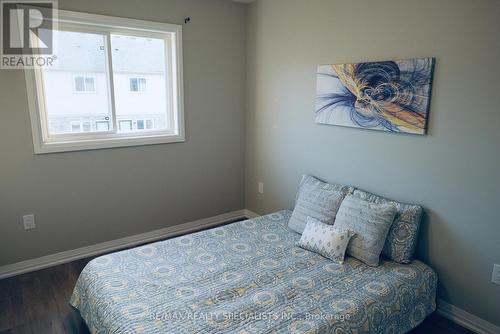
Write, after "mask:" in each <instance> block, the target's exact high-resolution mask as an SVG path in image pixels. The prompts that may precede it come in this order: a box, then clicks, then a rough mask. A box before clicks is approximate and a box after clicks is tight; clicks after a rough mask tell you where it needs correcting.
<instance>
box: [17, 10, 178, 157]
mask: <svg viewBox="0 0 500 334" xmlns="http://www.w3.org/2000/svg"><path fill="white" fill-rule="evenodd" d="M56 17H57V21H56V22H54V24H55V25H56V26H57V25H59V26H72V25H73V26H74V27H78V28H81V27H82V26H81V25H82V24H83V25H85V29H84V30H86V31H88V32H99V33H102V34H105V35H106V36H107V43H106V44H107V46H106V47H107V51H108V52H107V54H108V56H109V55H110V54H111V48H110V36H111V34H124V35H136V36H144V37H152V36H153V37H157V38H164V39H165V55H166V57H167V59H166V64H167V73H166V74H167V75H166V76H167V77H169V78H171V81H170V85H169V86H170V87H169V86H168V85H167V92H166V94H167V95H166V97H167V103H170V108H171V110H172V111H173V112H172V113H167V116H168V119H169V122H170V123H169V124H172V129H169V130H170V131H165V130H158V131H139V132H126V133H118V119H117V117H116V111H115V107H114V106H115V102H114V91H113V76H112V73H111V72H109V71H112V64H111V59H108V58H110V57H106V58H107V59H106V60H107V67H108V74H109V75H110V79H109V81H110V84H109V86H111V87H109V88H108V89H109V95H110V101H111V105H112V106H111V109H112V116H113V118H112V120H110V123H111V124H110V125H111V126H110V128H112V130H110V131H104V132H86V133H70V134H57V135H56V134H53V135H49V130H48V117H47V116H48V115H47V111H46V106H45V95H44V87H43V78H42V74H41V69H37V68H34V69H26V70H25V78H26V87H27V95H28V103H29V112H30V118H31V128H32V133H33V146H34V151H35V154H43V153H54V152H67V151H80V150H94V149H103V148H113V147H126V146H138V145H153V144H164V143H176V142H184V141H185V130H184V93H183V65H182V60H183V59H182V26H181V25H177V24H167V23H159V22H151V21H143V20H135V19H128V18H120V17H112V16H104V15H94V14H87V13H79V12H71V11H63V10H59V11H58V13H57V15H56ZM82 30H83V29H82ZM71 31H77V29H73V28H72V29H71ZM168 65H170V66H168ZM94 84H95V81H94ZM40 102H42V103H40Z"/></svg>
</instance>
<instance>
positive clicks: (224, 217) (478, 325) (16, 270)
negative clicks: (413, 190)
mask: <svg viewBox="0 0 500 334" xmlns="http://www.w3.org/2000/svg"><path fill="white" fill-rule="evenodd" d="M259 216H260V215H259V214H257V213H255V212H253V211H250V210H247V209H243V210H237V211H233V212H228V213H224V214H221V215H217V216H213V217H209V218H205V219H200V220H195V221H192V222H188V223H184V224H180V225H175V226H170V227H166V228H162V229H159V230H154V231H151V232H146V233H141V234H136V235H133V236H129V237H125V238H121V239H116V240H111V241H106V242H102V243H99V244H95V245H91V246H86V247H81V248H77V249H73V250H69V251H65V252H60V253H55V254H51V255H46V256H42V257H39V258H36V259H31V260H26V261H21V262H17V263H13V264H8V265H5V266H1V267H0V279H3V278H7V277H11V276H15V275H19V274H23V273H27V272H31V271H36V270H40V269H44V268H48V267H52V266H55V265H58V264H62V263H68V262H71V261H75V260H78V259H83V258H86V257H90V256H96V255H101V254H105V253H109V252H113V251H117V250H120V249H125V248H129V247H134V246H137V245H141V244H145V243H148V242H154V241H158V240H162V239H166V238H171V237H175V236H178V235H181V234H186V233H191V232H195V231H199V230H201V229H204V228H209V227H214V226H217V225H221V224H224V223H226V222H228V221H231V220H234V219H240V218H245V217H246V218H249V219H251V218H256V217H259ZM436 312H437V313H438V314H440V315H441V316H443V317H445V318H447V319H450V320H451V321H453V322H455V323H457V324H459V325H460V326H462V327H465V328H467V329H469V330H471V331H473V332H476V333H479V334H499V333H500V327H498V326H496V325H494V324H492V323H490V322H488V321H486V320H484V319H481V318H479V317H477V316H475V315H473V314H470V313H469V312H467V311H464V310H462V309H460V308H458V307H456V306H454V305H451V304H449V303H447V302H445V301H443V300H441V299H438V300H437V310H436Z"/></svg>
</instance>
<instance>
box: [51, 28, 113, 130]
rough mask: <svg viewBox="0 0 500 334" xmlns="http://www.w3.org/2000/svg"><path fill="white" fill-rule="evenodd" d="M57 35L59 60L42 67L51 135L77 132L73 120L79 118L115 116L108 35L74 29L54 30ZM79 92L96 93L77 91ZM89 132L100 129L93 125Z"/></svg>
mask: <svg viewBox="0 0 500 334" xmlns="http://www.w3.org/2000/svg"><path fill="white" fill-rule="evenodd" d="M53 36H54V47H55V51H56V53H57V59H56V60H55V61H54V64H53V66H45V67H43V69H42V76H43V81H44V88H45V105H46V109H47V117H48V125H49V134H51V135H53V134H64V133H71V132H75V131H76V125H74V126H73V123H72V122H75V121H77V120H78V122H79V124H80V122H82V121H83V119H85V120H86V121H88V122H91V123H94V122H95V121H96V120H102V119H104V118H106V117H107V118H108V119H111V118H112V113H111V110H110V102H109V101H110V99H109V94H108V79H107V74H106V56H105V41H106V37H105V36H104V35H99V34H94V33H82V32H70V31H54V32H53ZM96 88H99V90H96ZM75 91H76V92H89V91H90V92H93V94H75ZM79 126H80V127H81V125H79ZM86 129H89V127H88V126H87V127H86ZM78 131H80V130H78ZM78 131H77V132H78ZM85 131H86V130H85ZM88 131H89V132H92V131H100V130H98V129H92V127H91V126H90V129H89V130H88ZM101 131H102V130H101Z"/></svg>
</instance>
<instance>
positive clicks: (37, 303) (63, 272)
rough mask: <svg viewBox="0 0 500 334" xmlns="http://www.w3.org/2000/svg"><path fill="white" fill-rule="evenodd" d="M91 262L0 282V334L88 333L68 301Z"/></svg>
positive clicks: (431, 329) (433, 319)
mask: <svg viewBox="0 0 500 334" xmlns="http://www.w3.org/2000/svg"><path fill="white" fill-rule="evenodd" d="M90 260H91V258H88V259H83V260H78V261H74V262H71V263H67V264H62V265H58V266H55V267H52V268H47V269H44V270H39V271H36V272H32V273H27V274H23V275H19V276H16V277H11V278H6V279H3V280H0V334H7V333H9V334H14V333H34V334H39V333H40V334H44V333H51V334H52V333H54V334H56V333H89V331H88V329H87V327H86V326H85V323H84V322H83V320H82V319H81V317H80V315H79V314H78V312H77V311H75V310H73V308H72V307H70V306H69V304H68V300H69V298H70V296H71V293H72V291H73V287H74V285H75V282H76V279H77V278H78V275H79V274H80V272H81V271H82V269H83V267H85V265H86V264H87V262H88V261H90ZM411 333H412V334H427V333H431V334H432V333H439V334H467V333H472V332H470V331H469V330H467V329H465V328H463V327H460V326H458V325H456V324H454V323H452V322H451V321H449V320H447V319H445V318H443V317H440V316H439V315H436V314H432V315H431V316H429V317H428V318H427V319H426V320H425V321H424V322H423V323H422V324H421V325H420V326H419V327H418V328H416V329H415V330H413V331H412V332H411Z"/></svg>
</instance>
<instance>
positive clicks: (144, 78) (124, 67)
mask: <svg viewBox="0 0 500 334" xmlns="http://www.w3.org/2000/svg"><path fill="white" fill-rule="evenodd" d="M111 49H112V55H113V83H114V89H115V108H116V115H117V118H121V119H142V120H144V119H145V118H146V117H147V118H148V119H151V120H154V122H150V123H149V124H150V127H148V126H147V124H146V123H144V124H143V126H140V125H138V124H137V123H136V128H135V129H131V130H130V131H140V130H141V131H142V130H165V129H170V128H172V125H171V120H170V116H169V115H170V113H169V112H167V111H168V108H169V104H168V103H167V91H168V90H167V88H168V87H167V71H166V54H165V40H163V39H160V38H145V37H136V36H126V35H111ZM146 85H147V87H146ZM146 88H147V89H146ZM137 92H141V93H140V94H137ZM127 129H128V128H127ZM118 130H119V131H129V130H121V129H118Z"/></svg>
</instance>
